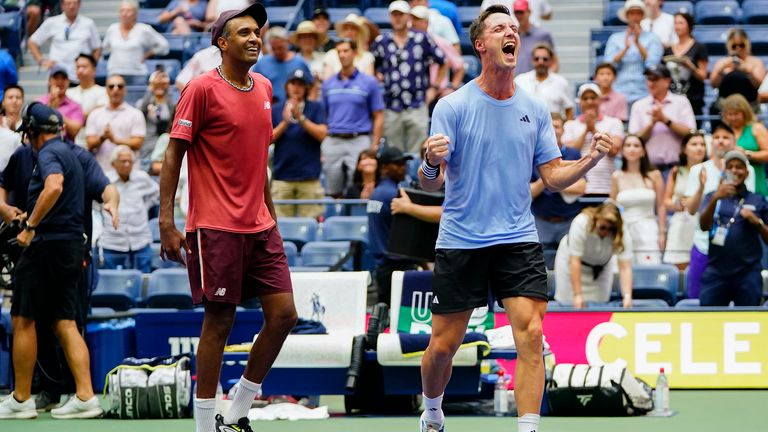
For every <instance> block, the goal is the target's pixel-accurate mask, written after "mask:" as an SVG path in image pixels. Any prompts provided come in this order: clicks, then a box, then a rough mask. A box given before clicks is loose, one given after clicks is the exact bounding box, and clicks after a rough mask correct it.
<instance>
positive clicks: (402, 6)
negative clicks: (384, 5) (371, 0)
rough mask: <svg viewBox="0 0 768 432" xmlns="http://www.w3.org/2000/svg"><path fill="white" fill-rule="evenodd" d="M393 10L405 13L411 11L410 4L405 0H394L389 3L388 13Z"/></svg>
mask: <svg viewBox="0 0 768 432" xmlns="http://www.w3.org/2000/svg"><path fill="white" fill-rule="evenodd" d="M395 11H397V12H402V13H404V14H407V13H410V12H411V6H410V5H408V2H407V1H404V0H395V1H393V2H392V3H390V4H389V13H392V12H395Z"/></svg>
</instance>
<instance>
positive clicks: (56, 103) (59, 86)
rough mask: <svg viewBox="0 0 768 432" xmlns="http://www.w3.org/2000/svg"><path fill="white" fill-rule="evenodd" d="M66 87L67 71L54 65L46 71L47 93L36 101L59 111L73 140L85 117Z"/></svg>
mask: <svg viewBox="0 0 768 432" xmlns="http://www.w3.org/2000/svg"><path fill="white" fill-rule="evenodd" d="M47 22H48V21H46V23H47ZM43 25H45V24H43ZM42 28H43V27H41V29H42ZM68 88H69V72H67V69H66V68H64V67H63V66H61V65H55V66H53V67H52V68H51V69H50V70H49V71H48V94H47V95H45V96H42V97H40V98H39V99H38V100H37V101H38V102H42V103H44V104H45V105H48V106H49V107H51V108H53V109H55V110H57V111H59V112H60V113H61V115H62V116H64V135H65V136H66V138H67V139H70V140H74V139H75V137H76V136H77V134H78V133H79V132H80V129H82V128H83V125H84V124H85V117H84V116H83V109H82V107H81V106H80V104H78V103H77V102H75V101H74V100H72V99H70V98H69V96H67V89H68Z"/></svg>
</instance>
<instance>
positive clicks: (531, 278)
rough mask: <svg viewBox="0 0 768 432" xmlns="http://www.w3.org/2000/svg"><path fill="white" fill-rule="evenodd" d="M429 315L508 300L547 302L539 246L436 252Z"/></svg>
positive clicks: (440, 250)
mask: <svg viewBox="0 0 768 432" xmlns="http://www.w3.org/2000/svg"><path fill="white" fill-rule="evenodd" d="M432 291H433V292H434V297H433V299H432V313H435V314H446V313H454V312H461V311H466V310H470V309H474V308H476V307H481V306H487V305H488V304H489V300H490V297H489V294H490V295H493V298H495V299H496V301H497V302H498V303H499V306H501V301H502V300H503V299H506V298H509V297H521V296H522V297H531V298H534V299H539V300H542V301H547V299H548V297H547V269H546V267H545V265H544V252H543V250H542V248H541V244H540V243H507V244H500V245H494V246H488V247H485V248H480V249H437V250H436V252H435V272H434V277H433V278H432Z"/></svg>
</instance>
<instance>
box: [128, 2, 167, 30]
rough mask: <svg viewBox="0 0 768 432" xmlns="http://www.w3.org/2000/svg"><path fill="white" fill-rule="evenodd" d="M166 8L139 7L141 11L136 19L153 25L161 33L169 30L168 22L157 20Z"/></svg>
mask: <svg viewBox="0 0 768 432" xmlns="http://www.w3.org/2000/svg"><path fill="white" fill-rule="evenodd" d="M163 9H164V8H143V7H142V8H139V13H138V15H136V21H138V22H140V23H144V24H149V25H151V26H152V27H153V28H154V29H155V30H157V31H158V32H159V33H163V32H165V31H166V30H167V28H168V24H161V23H160V21H158V20H157V17H159V16H160V14H161V13H163Z"/></svg>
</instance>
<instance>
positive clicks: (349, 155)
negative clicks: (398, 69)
mask: <svg viewBox="0 0 768 432" xmlns="http://www.w3.org/2000/svg"><path fill="white" fill-rule="evenodd" d="M357 49H358V47H357V43H355V41H353V40H352V39H341V40H339V41H338V42H336V52H337V53H338V55H339V62H340V63H341V71H340V72H339V73H338V74H336V75H333V76H331V77H330V78H328V79H327V80H325V82H323V105H325V112H326V119H327V121H328V136H327V137H326V138H325V139H324V140H323V144H322V146H321V151H322V154H323V172H324V173H325V178H326V184H327V186H326V193H327V194H328V195H331V196H334V197H341V194H342V192H343V191H344V189H346V188H347V187H349V186H351V185H352V173H354V171H355V168H356V166H357V157H358V156H359V155H360V152H361V151H363V150H365V149H368V148H371V149H374V150H376V149H378V148H379V141H380V140H381V133H382V129H383V126H384V99H383V97H382V95H381V88H380V87H379V82H378V81H376V78H374V77H372V76H370V75H367V74H365V73H364V72H361V71H359V70H358V69H357V68H356V67H355V64H354V61H355V55H356V54H357Z"/></svg>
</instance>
